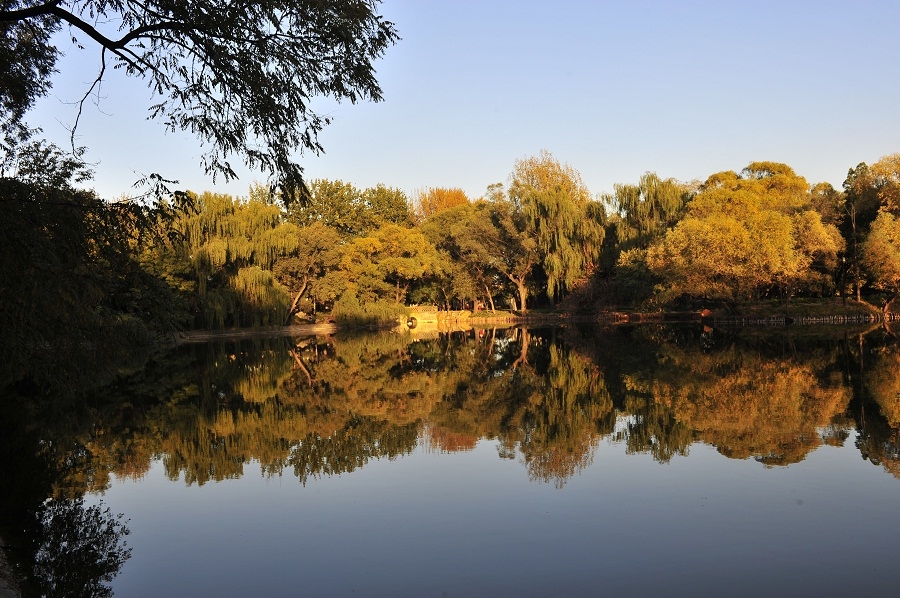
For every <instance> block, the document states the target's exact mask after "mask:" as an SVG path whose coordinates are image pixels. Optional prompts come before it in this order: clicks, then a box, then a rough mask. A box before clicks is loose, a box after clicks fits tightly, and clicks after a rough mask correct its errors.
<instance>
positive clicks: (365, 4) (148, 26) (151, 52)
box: [0, 0, 398, 187]
mask: <svg viewBox="0 0 900 598" xmlns="http://www.w3.org/2000/svg"><path fill="white" fill-rule="evenodd" d="M377 8H378V2H377V0H339V1H336V2H310V1H302V2H295V1H290V2H287V1H284V0H270V1H266V2H250V1H248V0H240V1H237V2H230V3H228V4H222V3H221V2H215V1H213V0H187V1H177V2H175V1H172V0H151V1H149V2H138V1H136V0H116V1H113V2H107V1H105V0H88V1H86V2H82V1H75V0H62V1H53V2H38V1H32V0H12V1H11V2H5V3H3V5H2V7H0V30H2V33H3V35H2V36H0V40H2V41H0V69H2V71H0V81H2V83H0V86H2V87H0V89H2V91H3V92H4V93H3V94H0V97H2V100H0V126H2V128H3V129H4V132H6V133H9V132H11V131H13V132H14V131H16V130H17V129H21V128H22V127H23V123H22V121H23V118H24V115H25V111H26V110H27V108H28V107H29V106H30V105H31V104H32V102H33V101H34V99H35V98H37V97H39V96H40V95H43V94H45V93H47V91H48V90H49V87H50V86H49V83H48V79H47V77H48V75H49V74H50V73H51V72H52V71H53V68H54V65H55V62H56V59H57V57H58V56H59V54H60V50H59V49H58V48H57V47H55V46H54V45H53V43H52V36H53V34H54V33H56V32H57V31H59V30H60V29H61V28H62V27H67V28H68V29H69V31H70V32H71V34H72V38H73V40H74V43H76V44H82V43H83V44H92V45H95V46H96V47H98V48H99V52H98V65H97V74H96V77H95V80H94V83H93V84H92V85H91V86H90V88H89V92H90V91H91V90H93V89H95V88H96V87H97V86H98V85H99V84H100V82H101V81H102V80H103V79H104V78H105V76H106V74H107V69H109V68H121V69H122V70H123V71H124V72H125V73H126V74H128V75H130V76H133V77H137V78H139V79H142V80H144V81H146V83H147V85H148V86H149V88H150V90H151V92H152V94H153V96H154V99H153V104H152V106H151V107H150V117H151V118H159V119H162V120H163V122H164V123H165V125H166V127H167V128H169V129H173V130H178V129H180V130H184V131H189V132H191V133H193V134H195V135H197V136H198V137H199V138H200V140H201V141H203V142H204V143H205V144H207V145H208V147H209V149H208V151H207V152H206V153H205V154H204V156H203V160H202V162H203V166H204V167H205V168H206V170H207V171H208V172H211V173H213V174H221V175H224V176H225V177H226V178H233V177H234V176H235V172H234V170H233V168H232V166H231V164H230V163H229V159H230V157H231V156H232V155H237V156H240V157H241V158H242V159H243V160H244V161H245V162H246V163H247V164H248V166H250V167H251V168H261V169H263V170H265V171H267V172H269V173H271V174H272V175H276V176H277V177H278V178H279V180H280V182H281V183H282V184H284V185H286V186H287V187H302V177H301V175H302V169H301V167H300V166H299V165H298V164H297V163H296V162H294V160H293V154H294V152H295V151H297V150H301V151H302V150H310V151H313V152H319V151H321V149H322V148H321V146H320V144H319V141H318V133H319V131H321V130H322V128H323V127H324V126H325V125H327V124H328V122H329V121H330V117H329V116H327V115H325V114H321V113H319V112H318V111H317V110H315V109H314V108H313V107H312V106H311V104H310V99H311V98H313V97H317V96H324V97H329V98H332V99H334V100H338V101H341V100H349V101H351V102H354V103H355V102H357V101H359V100H374V101H378V100H380V99H381V89H380V87H379V86H378V82H377V81H376V79H375V69H374V66H373V61H374V60H376V59H377V58H379V57H381V56H382V55H383V54H384V52H385V50H386V49H387V48H388V47H390V46H391V45H392V44H393V43H394V42H395V41H396V40H397V39H398V38H397V33H396V31H395V29H394V26H393V24H392V23H390V22H387V21H385V20H383V19H382V18H381V17H380V16H379V15H378V13H377ZM86 97H87V94H86V95H85V98H86ZM75 126H77V122H76V123H75Z"/></svg>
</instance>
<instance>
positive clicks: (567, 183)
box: [509, 151, 604, 299]
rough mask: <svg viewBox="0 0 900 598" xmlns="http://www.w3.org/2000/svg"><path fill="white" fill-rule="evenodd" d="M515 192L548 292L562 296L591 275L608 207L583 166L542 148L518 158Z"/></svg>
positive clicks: (511, 191) (512, 192)
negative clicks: (585, 178) (594, 193)
mask: <svg viewBox="0 0 900 598" xmlns="http://www.w3.org/2000/svg"><path fill="white" fill-rule="evenodd" d="M511 181H512V182H511V184H510V189H509V197H510V200H511V201H512V203H513V206H514V209H516V210H518V211H520V212H521V215H522V218H521V219H522V222H523V223H524V229H523V232H525V233H526V234H528V235H529V236H532V237H533V238H534V239H535V241H536V243H537V249H538V251H539V252H540V256H541V265H542V266H543V269H544V272H545V273H546V274H547V296H548V297H550V298H551V299H553V298H555V297H558V296H560V295H562V294H563V293H565V292H566V291H567V290H569V289H571V288H572V286H573V285H574V284H575V282H576V281H578V280H579V279H581V278H582V277H583V276H585V275H586V274H589V273H590V272H591V271H592V270H593V268H594V266H595V264H596V260H597V259H598V258H599V256H600V249H601V245H602V243H603V235H604V230H603V224H604V222H603V221H604V211H603V206H602V205H601V204H599V203H596V202H593V201H591V194H590V192H589V191H588V189H587V187H586V186H585V185H584V183H583V182H582V180H581V175H580V174H579V173H578V171H577V170H575V169H574V168H572V167H571V166H569V165H568V164H563V163H561V162H559V160H557V159H556V158H554V157H553V156H552V155H551V154H550V152H547V151H542V152H541V153H540V154H539V155H538V156H533V157H530V158H523V159H521V160H518V161H516V164H515V167H514V168H513V173H512V175H511Z"/></svg>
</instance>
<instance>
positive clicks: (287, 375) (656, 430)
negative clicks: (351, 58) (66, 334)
mask: <svg viewBox="0 0 900 598" xmlns="http://www.w3.org/2000/svg"><path fill="white" fill-rule="evenodd" d="M749 334H750V333H747V332H744V333H734V334H733V335H726V334H725V333H722V332H718V331H712V330H709V329H706V330H704V329H700V328H666V327H649V326H645V327H638V328H617V329H613V330H605V331H602V333H598V331H596V330H593V329H590V328H584V329H579V328H574V327H573V328H571V329H540V330H526V329H509V330H484V331H469V332H465V333H463V332H457V333H451V334H442V335H439V336H435V337H434V338H418V339H417V338H414V337H410V336H408V335H403V334H373V335H366V336H349V337H343V336H339V337H336V338H329V339H323V338H319V339H302V340H297V339H293V340H292V339H268V340H264V341H259V340H257V341H254V342H242V343H230V344H229V343H226V344H209V345H199V346H190V347H183V348H181V349H180V350H179V351H178V352H175V353H172V354H168V355H166V356H164V357H161V358H158V359H156V360H154V361H153V362H152V363H151V365H150V367H148V368H147V369H146V370H145V371H144V372H142V373H141V374H138V375H137V376H134V377H132V378H130V379H128V380H126V381H122V382H121V383H120V384H119V385H117V386H116V387H114V388H113V389H111V390H109V392H108V396H104V397H102V399H98V404H97V406H96V407H95V408H94V409H92V410H91V411H90V416H89V417H86V419H85V420H84V421H83V422H81V425H77V426H74V427H73V426H72V423H73V422H72V421H71V419H67V420H66V421H60V422H58V427H56V428H54V427H53V426H52V425H51V427H50V428H49V429H47V428H45V431H46V432H47V433H49V434H53V435H55V436H56V438H57V440H56V441H55V442H53V443H52V444H51V445H48V446H52V447H54V450H56V451H58V452H57V453H55V458H56V459H57V460H59V462H60V467H59V470H60V471H62V472H65V473H64V475H63V476H62V477H61V478H60V479H59V481H58V483H57V492H58V493H60V494H62V495H66V496H77V495H78V494H80V493H82V492H84V491H96V490H101V489H103V488H104V487H106V486H107V485H108V484H109V481H110V476H117V477H140V476H142V475H143V474H144V473H145V472H146V471H148V469H149V467H150V464H151V462H152V461H153V460H154V459H155V458H161V459H162V460H163V462H164V465H165V470H166V473H167V475H168V476H169V477H170V478H171V479H172V480H173V481H174V480H182V479H183V480H184V481H185V482H186V483H188V484H194V483H196V484H204V483H207V482H209V481H219V480H223V479H227V478H235V477H239V476H241V475H243V474H244V473H245V472H244V468H245V466H247V465H250V464H251V463H258V464H259V466H261V468H262V471H263V473H264V474H265V475H284V474H285V473H287V472H291V471H292V472H293V474H294V475H295V476H296V477H297V478H298V479H299V481H300V482H301V483H304V484H305V483H307V482H308V481H309V480H310V479H314V478H318V477H321V476H328V475H333V474H339V473H344V472H351V471H354V470H356V469H358V468H360V467H363V466H364V465H365V464H366V463H367V462H368V461H369V460H371V459H380V458H389V459H392V458H396V457H400V456H402V455H405V454H408V453H409V452H411V451H413V450H414V449H415V448H416V447H417V446H420V445H421V446H424V447H425V448H426V449H427V450H433V451H448V452H451V451H462V450H470V449H472V448H474V446H475V445H476V443H477V442H478V441H479V440H482V439H488V440H495V441H497V443H498V452H499V457H500V458H512V459H519V460H520V461H521V462H522V463H523V465H524V467H525V468H526V469H527V471H528V475H529V477H530V478H531V479H533V480H536V481H541V482H547V483H552V484H555V485H556V486H558V487H562V486H563V485H564V484H565V483H566V481H567V480H569V479H570V478H571V477H572V476H573V475H575V474H577V473H578V472H579V471H581V470H582V469H584V468H585V467H587V466H588V465H590V464H591V463H592V461H593V459H594V455H595V451H596V448H597V446H598V443H599V442H600V441H601V440H604V439H606V440H610V441H614V442H617V443H621V445H622V446H623V447H624V450H625V451H627V452H628V453H629V454H649V455H652V457H653V458H654V459H655V460H657V461H659V462H661V463H665V462H668V461H670V460H671V459H673V458H676V457H678V456H683V455H687V454H688V453H689V451H690V448H691V446H692V444H694V443H698V442H700V443H705V444H708V445H712V446H714V447H716V449H717V450H718V451H719V452H720V453H721V454H722V455H724V456H726V457H730V458H738V459H745V458H753V459H755V460H757V461H758V462H760V463H761V464H763V465H765V466H783V465H789V464H791V463H796V462H798V461H801V460H803V459H804V458H805V457H806V455H808V454H809V453H810V452H811V451H814V450H816V449H817V448H818V447H820V446H822V445H823V444H829V445H841V444H843V443H844V442H845V441H846V440H847V438H849V437H850V436H851V434H852V432H854V431H858V432H859V435H858V441H857V444H858V446H859V450H860V451H861V453H862V455H863V456H864V457H865V458H867V459H869V460H871V461H872V462H873V463H875V464H879V465H883V466H884V468H885V469H886V470H887V471H889V472H891V473H892V474H893V475H895V476H898V477H900V448H898V447H900V437H898V430H900V398H898V397H900V350H898V348H897V347H896V346H894V344H892V342H891V339H890V338H889V337H888V336H887V334H886V333H884V332H881V331H876V332H875V333H873V334H870V335H869V336H867V337H866V338H863V337H862V336H861V335H859V336H854V335H851V334H850V333H848V334H846V335H845V336H839V337H837V338H830V339H821V338H792V337H791V336H789V335H787V334H785V335H776V336H773V335H766V336H759V337H752V336H748V335H749ZM741 335H743V336H741ZM73 429H75V430H81V431H80V432H77V433H75V434H73V433H72V432H71V430H73ZM59 439H63V440H59ZM63 462H65V463H67V464H68V466H66V467H63V465H62V463H63ZM73 464H74V465H73ZM254 467H256V465H254Z"/></svg>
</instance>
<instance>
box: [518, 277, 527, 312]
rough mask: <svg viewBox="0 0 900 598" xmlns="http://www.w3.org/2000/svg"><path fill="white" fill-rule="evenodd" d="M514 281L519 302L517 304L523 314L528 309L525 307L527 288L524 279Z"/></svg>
mask: <svg viewBox="0 0 900 598" xmlns="http://www.w3.org/2000/svg"><path fill="white" fill-rule="evenodd" d="M515 283H516V287H517V288H518V289H519V303H520V304H521V305H520V306H519V311H521V312H522V313H523V314H524V313H525V312H526V311H528V309H527V308H526V307H525V301H526V300H527V299H528V289H527V288H526V287H525V281H521V282H520V281H518V280H517V281H515Z"/></svg>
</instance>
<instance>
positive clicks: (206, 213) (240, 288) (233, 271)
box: [174, 192, 299, 327]
mask: <svg viewBox="0 0 900 598" xmlns="http://www.w3.org/2000/svg"><path fill="white" fill-rule="evenodd" d="M194 203H195V207H196V209H195V211H194V212H192V213H190V214H185V215H184V216H182V217H181V218H179V219H178V220H176V221H175V223H174V228H175V230H176V231H177V233H178V235H179V239H180V242H179V243H178V245H177V247H176V250H177V252H178V255H179V256H180V257H181V258H182V259H183V260H185V261H186V262H188V263H190V265H191V268H192V270H193V272H194V275H195V280H196V292H197V295H198V297H199V299H200V301H201V303H202V306H203V307H202V310H203V321H204V323H205V324H206V325H210V326H214V327H222V326H225V325H229V324H230V325H271V324H281V323H282V322H284V320H285V316H286V314H287V312H288V311H289V309H290V298H289V295H288V291H287V289H286V288H285V287H283V286H282V285H281V284H280V283H279V282H278V281H277V280H276V279H275V277H274V275H273V274H272V271H271V268H272V267H273V265H274V264H275V263H276V261H277V260H278V259H279V258H282V257H286V256H289V255H292V254H296V252H297V245H298V237H299V235H298V228H297V226H296V225H294V224H291V223H285V222H283V221H282V214H281V209H280V208H279V206H278V205H277V204H275V203H272V202H269V201H267V200H266V196H265V195H262V196H260V194H259V193H255V194H251V197H250V198H248V199H247V200H246V201H240V200H235V199H234V198H233V197H231V196H230V195H225V194H221V193H210V192H205V193H202V194H200V195H199V196H196V197H195V199H194Z"/></svg>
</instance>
